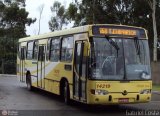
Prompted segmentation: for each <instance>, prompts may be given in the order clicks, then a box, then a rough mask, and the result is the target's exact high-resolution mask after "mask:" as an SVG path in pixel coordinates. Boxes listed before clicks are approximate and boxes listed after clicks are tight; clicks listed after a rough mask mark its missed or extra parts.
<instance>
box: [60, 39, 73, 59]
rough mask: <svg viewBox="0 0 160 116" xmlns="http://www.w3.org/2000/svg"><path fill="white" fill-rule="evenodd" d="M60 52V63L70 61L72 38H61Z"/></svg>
mask: <svg viewBox="0 0 160 116" xmlns="http://www.w3.org/2000/svg"><path fill="white" fill-rule="evenodd" d="M61 51H62V52H61V61H67V62H70V61H72V52H73V37H65V38H63V40H62V50H61Z"/></svg>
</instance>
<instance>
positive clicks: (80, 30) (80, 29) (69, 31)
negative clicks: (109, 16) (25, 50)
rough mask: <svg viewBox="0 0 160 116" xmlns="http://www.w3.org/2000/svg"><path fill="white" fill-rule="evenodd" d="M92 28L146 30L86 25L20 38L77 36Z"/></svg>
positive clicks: (26, 39)
mask: <svg viewBox="0 0 160 116" xmlns="http://www.w3.org/2000/svg"><path fill="white" fill-rule="evenodd" d="M92 26H120V27H131V28H139V29H144V28H141V27H136V26H128V25H115V24H93V25H85V26H79V27H74V28H70V29H64V30H59V31H54V32H50V33H45V34H41V35H34V36H29V37H24V38H20V39H19V42H24V41H30V40H36V39H42V38H51V37H56V36H62V35H72V34H75V33H84V32H88V31H89V30H90V29H91V27H92Z"/></svg>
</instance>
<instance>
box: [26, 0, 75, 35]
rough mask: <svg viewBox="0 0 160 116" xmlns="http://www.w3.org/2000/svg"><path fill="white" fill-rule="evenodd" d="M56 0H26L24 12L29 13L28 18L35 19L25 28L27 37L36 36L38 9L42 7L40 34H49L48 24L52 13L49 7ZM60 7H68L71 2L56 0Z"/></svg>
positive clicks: (70, 0)
mask: <svg viewBox="0 0 160 116" xmlns="http://www.w3.org/2000/svg"><path fill="white" fill-rule="evenodd" d="M54 1H56V0H26V11H28V12H29V16H28V17H29V18H36V19H37V21H36V22H35V23H34V24H31V25H30V26H27V27H26V30H27V32H26V33H27V35H37V34H38V23H39V22H38V20H39V15H40V11H39V7H40V6H42V5H44V9H43V12H42V17H41V29H40V34H44V33H48V32H50V30H49V26H48V22H49V20H50V18H51V16H53V15H52V12H51V10H50V7H51V6H52V5H53V3H54ZM58 1H59V2H61V4H62V5H65V8H67V7H68V5H69V3H71V2H72V1H73V0H58Z"/></svg>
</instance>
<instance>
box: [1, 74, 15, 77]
mask: <svg viewBox="0 0 160 116" xmlns="http://www.w3.org/2000/svg"><path fill="white" fill-rule="evenodd" d="M16 76H17V75H10V74H0V77H16Z"/></svg>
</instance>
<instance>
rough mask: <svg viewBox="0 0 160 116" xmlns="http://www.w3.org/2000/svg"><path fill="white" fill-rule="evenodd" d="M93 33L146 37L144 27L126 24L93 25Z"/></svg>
mask: <svg viewBox="0 0 160 116" xmlns="http://www.w3.org/2000/svg"><path fill="white" fill-rule="evenodd" d="M92 29H93V30H92V31H93V35H109V36H132V37H139V38H146V34H145V31H144V29H141V28H134V27H125V26H93V28H92Z"/></svg>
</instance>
